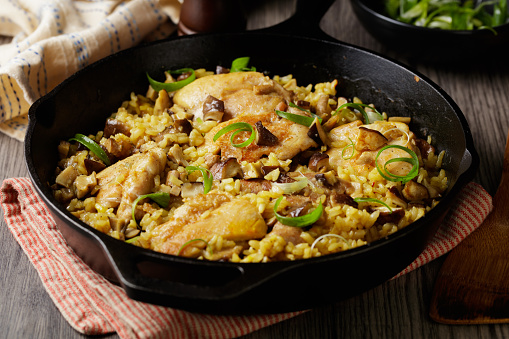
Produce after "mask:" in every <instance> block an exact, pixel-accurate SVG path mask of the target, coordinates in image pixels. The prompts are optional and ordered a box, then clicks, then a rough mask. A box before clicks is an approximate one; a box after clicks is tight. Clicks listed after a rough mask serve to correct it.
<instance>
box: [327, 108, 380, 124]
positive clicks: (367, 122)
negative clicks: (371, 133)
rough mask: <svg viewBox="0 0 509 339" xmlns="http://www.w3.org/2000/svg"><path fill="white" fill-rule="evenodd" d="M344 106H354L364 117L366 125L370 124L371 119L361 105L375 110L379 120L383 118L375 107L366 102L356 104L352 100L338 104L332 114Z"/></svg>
mask: <svg viewBox="0 0 509 339" xmlns="http://www.w3.org/2000/svg"><path fill="white" fill-rule="evenodd" d="M346 107H351V108H354V109H356V110H358V111H359V112H361V114H362V116H363V117H364V123H365V124H366V125H367V124H370V123H371V122H372V121H371V120H369V117H368V113H366V111H365V110H364V108H363V107H366V108H371V109H372V110H373V111H375V113H376V114H377V115H378V116H380V120H383V116H382V114H381V113H380V112H378V111H377V110H376V109H375V108H373V107H372V106H370V105H366V104H357V103H354V102H347V103H344V104H342V105H341V106H339V107H338V108H336V111H334V113H333V114H332V115H335V114H336V113H338V112H339V111H341V110H342V109H344V108H346Z"/></svg>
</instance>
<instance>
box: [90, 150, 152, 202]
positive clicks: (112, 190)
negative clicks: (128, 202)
mask: <svg viewBox="0 0 509 339" xmlns="http://www.w3.org/2000/svg"><path fill="white" fill-rule="evenodd" d="M141 156H142V154H141V153H137V154H134V155H131V156H130V157H129V158H126V159H124V160H122V161H119V162H116V163H115V164H113V165H111V166H108V167H106V168H105V169H104V170H102V171H101V172H99V173H98V174H97V175H96V178H97V183H98V185H99V187H100V189H99V192H98V193H97V197H96V203H98V204H99V205H101V206H103V207H106V208H115V207H117V206H118V205H119V204H120V201H121V200H122V185H121V183H122V181H123V180H124V179H125V178H126V177H127V175H128V173H129V169H130V168H131V167H132V166H133V164H135V163H136V162H137V161H138V159H139V158H140V157H141Z"/></svg>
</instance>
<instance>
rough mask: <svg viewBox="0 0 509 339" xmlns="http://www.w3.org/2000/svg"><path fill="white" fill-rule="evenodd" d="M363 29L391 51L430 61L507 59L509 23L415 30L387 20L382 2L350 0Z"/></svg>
mask: <svg viewBox="0 0 509 339" xmlns="http://www.w3.org/2000/svg"><path fill="white" fill-rule="evenodd" d="M350 2H351V4H352V7H353V10H354V12H355V14H356V15H357V18H358V19H359V21H360V22H361V24H362V25H363V26H364V28H365V29H366V30H367V31H368V32H369V33H370V34H371V35H372V36H373V37H374V38H375V39H377V40H378V41H380V42H381V43H382V44H384V45H385V46H387V47H389V48H390V49H392V50H394V51H396V52H398V53H401V54H403V55H405V56H408V57H411V58H413V59H416V60H421V61H430V62H444V63H453V62H454V63H456V62H461V63H462V62H464V61H467V62H472V61H479V62H489V61H492V60H496V61H500V60H502V59H503V58H505V60H507V54H506V53H507V51H509V24H504V25H500V26H497V27H495V28H494V30H495V32H496V34H495V33H494V32H493V31H490V30H487V29H482V30H471V31H466V30H465V31H456V30H443V29H436V28H425V27H418V26H414V25H411V24H407V23H403V22H400V21H398V20H395V19H392V18H390V17H389V16H388V15H387V13H386V11H385V8H384V3H385V2H384V0H350Z"/></svg>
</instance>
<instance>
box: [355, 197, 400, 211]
mask: <svg viewBox="0 0 509 339" xmlns="http://www.w3.org/2000/svg"><path fill="white" fill-rule="evenodd" d="M353 200H354V201H355V202H376V203H377V204H380V205H384V206H385V207H387V208H388V209H389V213H392V208H390V207H389V205H387V204H386V203H385V202H383V201H381V200H378V199H375V198H355V199H353Z"/></svg>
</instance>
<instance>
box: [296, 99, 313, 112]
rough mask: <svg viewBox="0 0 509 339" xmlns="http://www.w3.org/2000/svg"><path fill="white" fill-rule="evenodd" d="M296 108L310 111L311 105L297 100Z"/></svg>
mask: <svg viewBox="0 0 509 339" xmlns="http://www.w3.org/2000/svg"><path fill="white" fill-rule="evenodd" d="M295 104H296V105H297V106H299V107H300V108H304V109H307V110H309V109H311V103H310V102H309V101H306V100H297V102H296V103H295Z"/></svg>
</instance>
